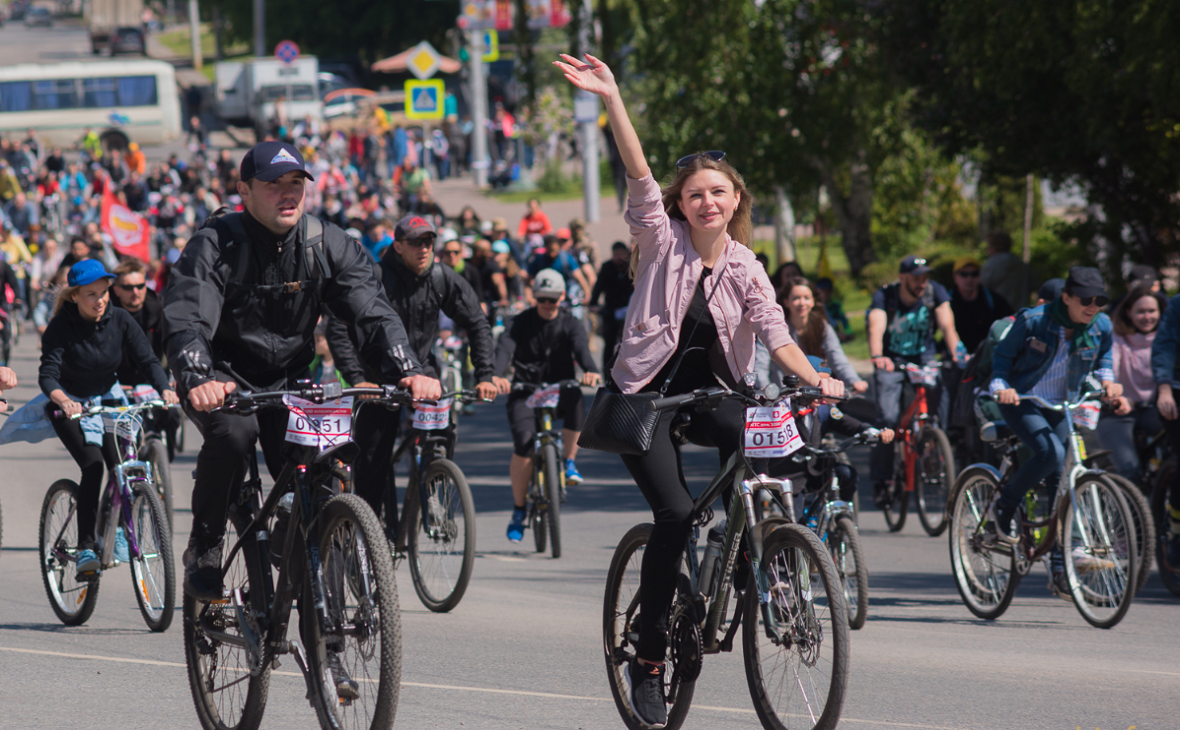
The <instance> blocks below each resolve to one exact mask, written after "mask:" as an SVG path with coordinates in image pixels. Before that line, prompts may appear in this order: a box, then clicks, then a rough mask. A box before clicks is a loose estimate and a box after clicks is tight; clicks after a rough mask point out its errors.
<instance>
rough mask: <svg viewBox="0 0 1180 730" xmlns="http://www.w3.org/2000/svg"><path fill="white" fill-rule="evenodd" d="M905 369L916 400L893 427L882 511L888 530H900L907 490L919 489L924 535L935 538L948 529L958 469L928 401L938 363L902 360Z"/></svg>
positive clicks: (903, 517) (908, 496) (920, 517)
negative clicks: (890, 475) (890, 470)
mask: <svg viewBox="0 0 1180 730" xmlns="http://www.w3.org/2000/svg"><path fill="white" fill-rule="evenodd" d="M903 368H904V370H905V373H906V376H907V377H908V378H909V381H910V383H911V384H912V385H913V386H914V399H913V400H912V401H910V405H909V407H908V408H906V411H905V415H903V416H902V417H901V420H900V421H898V424H897V428H896V429H895V430H896V431H897V437H896V438H895V439H894V441H893V443H894V444H895V446H894V450H895V455H894V459H893V478H892V479H891V480H890V481H889V482H888V485H887V491H886V501H887V504H886V506H885V508H884V509H883V510H882V512H884V513H885V523H886V524H887V525H888V526H889V531H890V532H899V531H901V529H902V528H903V527H905V519H906V512H907V511H908V508H909V501H910V494H911V493H913V492H917V497H918V502H917V508H918V509H917V512H918V519H919V520H920V521H921V523H922V528H923V529H924V530H926V534H927V535H929V536H931V537H938V536H939V535H941V534H942V533H943V531H944V530H946V526H947V521H948V518H947V509H946V508H947V504H948V502H947V496H948V494H949V492H950V488H951V485H952V484H954V481H955V474H956V472H955V455H954V452H953V451H952V450H951V443H950V440H949V439H948V438H947V436H946V433H945V432H944V431H943V430H942V429H941V428H940V427H939V424H938V415H937V413H936V412H933V411H932V410H931V408H930V405H929V403H928V402H927V390H926V389H927V388H929V387H933V386H934V385H937V384H938V377H939V366H938V365H924V366H919V365H914V364H913V363H905V364H904V366H903Z"/></svg>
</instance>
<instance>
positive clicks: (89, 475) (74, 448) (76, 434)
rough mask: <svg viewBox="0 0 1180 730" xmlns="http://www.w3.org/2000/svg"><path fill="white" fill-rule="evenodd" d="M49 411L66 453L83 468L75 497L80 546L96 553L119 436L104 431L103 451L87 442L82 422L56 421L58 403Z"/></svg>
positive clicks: (117, 453)
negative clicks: (107, 473)
mask: <svg viewBox="0 0 1180 730" xmlns="http://www.w3.org/2000/svg"><path fill="white" fill-rule="evenodd" d="M45 410H46V412H47V413H48V415H49V421H50V423H52V424H53V430H54V431H56V432H57V437H58V438H59V439H61V442H62V444H63V445H64V446H65V447H66V451H68V452H70V456H72V457H74V461H76V462H77V463H78V466H80V467H82V479H81V481H79V482H78V492H77V494H75V495H74V500H75V501H76V502H77V504H78V547H79V548H82V549H85V548H89V549H91V550H96V549H97V548H98V536H97V535H96V534H95V532H94V527H95V523H96V522H97V521H98V497H99V495H100V494H101V493H102V475H103V468H102V467H103V463H104V462H105V463H106V465H107V467H108V468H110V469H114V468H115V465H116V464H117V463H119V452H118V449H117V447H116V446H115V435H114V434H113V433H107V432H106V431H105V429H104V431H103V436H102V448H99V447H98V446H95V445H94V444H88V443H86V437H85V435H84V434H83V433H82V424H81V423H80V422H78V421H71V420H69V419H68V418H54V416H53V412H54V411H55V410H58V407H57V405H56V404H54V403H49V404H46V406H45ZM104 426H105V424H104Z"/></svg>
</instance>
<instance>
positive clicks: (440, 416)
mask: <svg viewBox="0 0 1180 730" xmlns="http://www.w3.org/2000/svg"><path fill="white" fill-rule="evenodd" d="M454 401H455V399H454V398H444V399H442V400H440V401H439V402H438V403H436V404H434V405H431V404H429V403H415V404H414V428H417V429H421V430H423V431H441V430H443V429H444V428H446V427H447V426H448V425H450V423H451V404H452V403H453V402H454Z"/></svg>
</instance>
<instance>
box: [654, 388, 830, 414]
mask: <svg viewBox="0 0 1180 730" xmlns="http://www.w3.org/2000/svg"><path fill="white" fill-rule="evenodd" d="M776 388H777V386H776ZM759 395H760V397H761V398H762V399H763V400H770V401H778V400H781V399H783V398H803V399H806V400H808V401H816V400H820V399H823V400H827V401H831V402H833V403H839V402H840V401H843V400H845V396H835V395H824V394H823V391H822V390H820V389H819V388H816V387H813V386H810V385H804V386H799V387H796V388H783V389H781V390H777V391H776V392H775V393H774V394H773V395H771V394H769V393H767V389H763V391H762V392H761V393H760V394H759ZM711 398H741V399H742V400H745V401H748V402H749V403H752V404H753V405H759V406H760V405H763V402H762V401H761V400H758V399H757V398H752V397H750V396H748V395H745V394H743V393H739V392H737V391H735V390H730V389H729V388H725V387H722V386H720V385H715V386H712V387H709V388H700V389H698V390H694V391H692V392H691V393H684V394H683V395H670V396H666V397H664V398H656V399H655V400H653V401H652V402H651V409H652V410H653V411H662V410H665V409H667V408H679V407H680V406H684V405H688V404H690V403H699V402H701V401H705V400H709V399H711Z"/></svg>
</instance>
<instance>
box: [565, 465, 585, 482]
mask: <svg viewBox="0 0 1180 730" xmlns="http://www.w3.org/2000/svg"><path fill="white" fill-rule="evenodd" d="M565 483H566V484H570V485H577V484H581V483H582V472H580V471H578V465H577V464H575V463H574V460H573V459H566V460H565Z"/></svg>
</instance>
